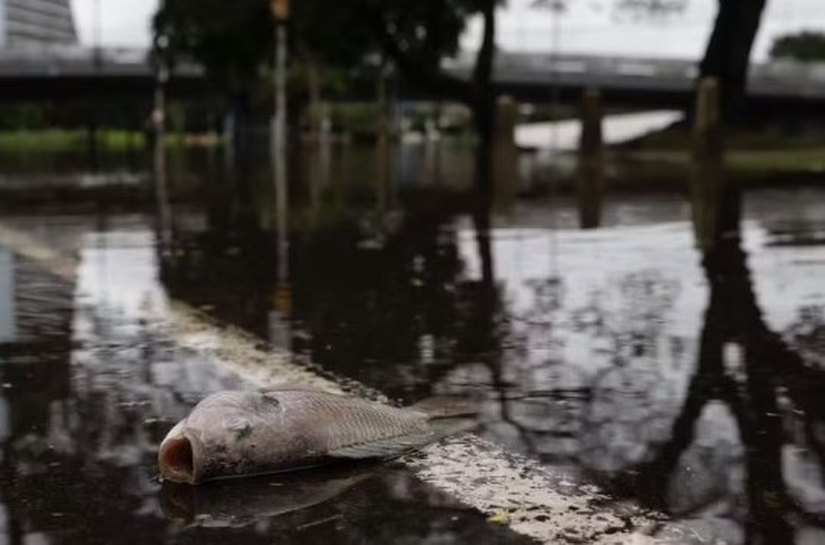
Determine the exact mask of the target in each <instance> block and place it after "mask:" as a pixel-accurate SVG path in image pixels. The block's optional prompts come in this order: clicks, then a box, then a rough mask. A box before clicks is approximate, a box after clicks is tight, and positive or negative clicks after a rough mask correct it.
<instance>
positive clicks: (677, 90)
mask: <svg viewBox="0 0 825 545" xmlns="http://www.w3.org/2000/svg"><path fill="white" fill-rule="evenodd" d="M473 60H474V59H473V57H472V56H469V55H467V56H460V57H457V58H454V59H448V60H446V61H445V62H444V63H443V66H444V68H445V69H446V70H447V72H449V73H451V74H452V75H454V76H457V77H461V78H468V77H469V75H470V73H471V71H472V63H473ZM696 75H697V68H696V62H695V61H688V60H661V59H640V58H619V57H616V58H612V57H593V56H582V55H561V56H553V55H547V54H526V53H505V52H502V53H499V55H498V58H497V60H496V66H495V79H496V81H497V82H498V83H499V84H500V85H501V86H502V87H503V88H504V89H505V90H506V92H508V93H510V94H512V95H513V96H514V97H516V99H518V100H520V101H524V102H534V103H541V102H551V101H554V100H559V101H561V102H570V101H574V100H578V97H579V96H580V94H581V92H582V90H583V89H585V88H588V87H596V88H599V89H601V91H602V94H603V96H604V98H605V103H606V104H607V105H610V106H626V107H633V108H640V109H658V108H681V107H683V106H684V105H685V104H687V103H689V101H690V100H692V96H693V89H694V85H695V78H696ZM155 85H156V74H155V70H154V69H153V67H152V65H151V63H150V61H149V52H148V50H146V49H127V48H104V49H95V48H88V47H78V46H64V47H54V46H43V47H34V48H32V47H28V48H20V49H14V48H6V49H3V48H0V101H5V102H14V101H40V100H48V101H62V100H95V99H107V100H112V99H114V100H117V99H119V98H128V99H147V100H148V99H150V98H151V96H152V90H153V89H154V87H155ZM403 89H404V86H402V93H405V91H404V90H403ZM205 92H206V82H205V79H204V77H203V69H202V68H201V67H199V66H197V65H195V64H191V63H190V64H183V65H180V66H177V67H176V68H175V69H174V70H173V71H172V74H171V78H170V82H169V93H170V95H172V96H178V97H181V98H185V97H200V96H203V95H204V93H205ZM748 100H749V102H750V104H749V105H750V106H753V107H757V108H760V110H758V111H763V112H768V111H781V112H787V113H793V112H804V113H805V114H806V115H807V114H813V113H820V114H825V64H822V65H819V64H811V65H800V64H796V63H770V64H761V65H756V66H754V67H753V68H752V70H751V78H750V96H749V99H748Z"/></svg>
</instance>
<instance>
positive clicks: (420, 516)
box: [0, 144, 825, 544]
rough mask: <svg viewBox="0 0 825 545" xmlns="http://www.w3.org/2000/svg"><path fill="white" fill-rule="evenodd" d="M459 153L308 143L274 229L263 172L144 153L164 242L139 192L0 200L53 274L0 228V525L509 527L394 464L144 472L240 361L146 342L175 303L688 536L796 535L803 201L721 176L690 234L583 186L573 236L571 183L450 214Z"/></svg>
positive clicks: (80, 532) (365, 529) (805, 484)
mask: <svg viewBox="0 0 825 545" xmlns="http://www.w3.org/2000/svg"><path fill="white" fill-rule="evenodd" d="M428 146H429V147H428ZM427 154H430V156H429V158H428V155H427ZM428 161H429V162H428ZM471 163H472V159H471V158H469V157H467V154H466V151H465V152H463V153H462V151H461V150H460V149H451V148H449V147H439V146H433V145H430V144H427V145H425V146H423V147H416V148H413V149H407V150H399V151H396V152H395V153H394V155H393V157H392V160H391V161H390V167H389V171H390V173H391V175H389V176H386V177H382V176H376V169H377V168H378V167H376V166H375V165H376V164H379V163H378V162H377V161H375V158H374V157H372V156H371V155H369V154H364V153H361V152H355V151H352V150H349V151H348V150H346V149H345V150H336V151H335V152H334V153H333V154H332V157H330V158H329V160H328V161H326V160H322V158H319V157H318V156H317V155H316V156H310V157H307V158H305V160H304V161H302V162H300V168H297V169H296V172H294V173H293V174H294V175H293V178H292V180H291V182H290V185H289V188H288V189H289V191H288V193H289V195H290V201H289V207H288V211H287V213H288V221H287V222H286V223H287V224H288V226H289V229H288V232H278V230H277V225H278V224H279V222H278V219H279V218H278V217H277V214H278V213H279V212H278V207H277V206H276V204H275V202H274V196H275V193H276V191H275V188H274V187H273V186H272V184H271V181H270V178H269V172H268V170H267V165H266V164H263V165H261V166H251V165H248V168H247V169H237V170H235V171H234V172H232V173H230V174H229V175H227V174H225V171H224V170H223V169H222V168H221V167H220V164H219V162H217V163H216V164H214V165H213V166H212V167H209V166H208V164H207V168H205V169H204V168H203V164H204V163H203V162H201V161H198V160H197V159H195V160H193V161H191V162H190V163H188V165H187V164H182V165H181V166H180V169H179V170H178V171H175V170H174V162H173V167H172V171H173V173H172V174H171V175H170V178H171V182H172V189H173V194H175V195H176V197H175V199H174V202H173V207H172V209H173V218H172V225H171V226H168V228H169V231H168V232H167V233H163V235H164V236H159V231H158V225H157V222H156V220H155V215H154V213H153V209H152V206H151V204H150V203H149V204H147V203H148V201H145V200H144V199H143V197H142V196H141V194H140V193H139V192H136V193H134V194H133V193H129V192H126V193H124V194H123V195H115V196H114V197H113V196H112V194H105V198H104V197H102V196H101V194H100V193H98V192H95V191H91V190H88V191H87V192H86V193H80V194H79V195H74V197H73V200H72V201H71V202H72V205H71V206H70V207H66V208H63V207H61V206H58V205H56V203H55V202H53V201H49V199H46V198H43V199H40V200H37V201H34V202H31V203H28V204H26V205H25V206H24V205H16V206H14V207H12V206H4V207H3V212H2V214H0V226H2V228H3V229H5V232H7V233H10V232H13V233H25V234H27V235H30V236H33V237H36V239H37V240H38V241H40V242H41V243H42V244H43V245H44V247H45V248H47V249H51V251H53V252H55V253H57V254H59V255H60V256H62V257H63V258H64V261H66V262H67V263H68V264H69V265H65V264H64V266H63V267H62V268H61V269H60V270H54V269H51V268H49V267H44V266H42V264H41V263H39V262H38V260H37V259H33V258H32V257H31V256H28V257H27V256H26V255H21V254H20V252H19V251H17V248H16V247H15V245H14V244H12V243H11V242H10V240H11V238H12V237H9V236H7V237H5V238H4V237H0V240H5V241H6V243H5V245H2V246H0V382H1V383H2V391H0V398H1V400H0V444H2V461H0V502H2V509H0V535H3V534H4V535H5V540H6V541H7V542H9V543H77V542H84V543H85V542H88V543H94V542H100V543H106V542H112V541H114V540H118V541H126V542H134V543H146V542H157V541H160V540H165V541H169V542H174V543H188V542H195V541H203V540H204V539H205V540H207V542H209V541H214V540H217V539H222V540H223V539H227V537H228V536H231V539H233V540H234V541H237V542H244V543H246V542H248V543H258V542H261V543H264V542H266V543H273V542H275V543H295V542H297V541H299V540H300V541H307V542H310V543H316V542H317V543H328V542H331V541H334V542H341V543H471V542H480V543H522V542H524V543H526V542H529V540H528V539H527V538H524V537H522V536H520V535H518V534H516V533H514V532H512V531H510V530H508V529H507V527H506V526H502V525H499V524H496V523H491V522H489V521H487V520H486V519H485V517H484V516H483V515H481V514H479V513H477V512H475V511H473V510H471V509H469V508H468V507H467V506H465V505H462V504H461V503H458V502H456V500H454V499H451V498H450V497H448V496H447V495H446V494H444V493H443V492H440V491H438V490H436V489H434V488H433V487H432V486H430V485H427V484H424V483H423V482H421V481H420V480H419V479H417V478H416V477H415V476H414V475H412V474H411V473H410V472H409V471H407V470H406V469H405V468H403V467H395V466H389V467H380V468H366V469H363V470H361V469H357V470H349V471H347V472H342V473H340V474H335V475H332V476H330V477H329V478H319V479H318V480H317V481H313V480H312V479H309V480H307V479H299V480H298V481H291V480H290V479H294V477H289V478H286V477H285V478H272V479H267V480H264V481H260V482H255V483H252V482H250V483H247V484H245V485H243V487H242V488H237V489H235V488H233V489H232V490H229V491H226V492H225V493H222V492H220V491H215V490H210V491H207V492H206V493H204V494H201V493H200V492H199V491H192V490H181V489H177V490H174V489H172V488H169V487H166V486H164V487H162V486H161V485H160V483H159V482H158V481H157V477H156V468H155V466H154V456H155V449H156V445H157V442H158V441H159V440H160V438H162V436H163V434H164V433H165V432H166V431H167V430H168V429H169V427H171V425H172V424H173V423H174V422H175V421H176V420H177V419H178V418H180V417H181V416H182V415H183V414H185V412H186V411H187V410H188V408H190V407H191V406H192V405H193V404H194V403H195V402H196V401H197V400H198V399H200V398H201V397H202V396H203V395H204V394H205V393H208V392H211V391H214V390H217V389H220V388H226V387H233V386H236V387H237V386H239V385H241V384H242V380H243V378H242V377H239V376H237V375H235V374H234V373H233V372H232V370H228V369H226V368H224V367H222V366H221V365H219V364H217V363H215V364H212V363H210V362H203V361H193V358H194V356H192V355H187V353H185V352H181V351H179V350H175V349H173V345H174V339H171V338H170V336H169V332H168V330H167V329H166V328H165V326H164V323H165V319H166V316H167V315H168V313H169V308H170V305H172V304H174V302H175V301H182V302H185V303H187V304H188V305H191V306H192V307H194V308H197V309H200V310H201V311H203V312H205V313H206V314H207V315H209V316H211V317H213V318H215V319H217V320H219V321H220V322H226V323H230V324H234V325H236V326H239V327H240V328H242V329H243V330H245V331H248V332H251V333H252V334H254V335H255V336H256V337H257V338H258V339H260V342H261V344H262V345H264V344H265V345H267V346H269V347H270V349H271V350H273V351H275V352H277V353H283V354H294V355H295V356H296V357H297V358H303V359H306V360H309V361H312V362H314V363H316V364H318V365H319V366H320V367H321V368H322V369H324V370H327V371H329V372H332V373H335V374H336V375H338V376H342V377H348V378H351V379H354V380H357V381H359V382H361V383H363V384H365V385H367V386H369V387H372V388H375V389H378V390H380V391H382V392H384V393H386V394H387V395H388V396H390V397H391V398H392V399H394V400H398V401H403V402H405V403H409V402H414V401H417V400H420V399H423V398H425V397H427V396H430V395H436V394H445V393H458V394H463V395H471V396H473V397H475V398H477V399H479V400H480V401H481V402H482V406H483V429H482V431H481V433H482V435H483V436H485V437H487V438H490V439H492V440H494V441H495V442H496V443H499V444H501V445H504V446H506V447H507V448H508V449H510V450H512V451H517V452H522V453H526V454H528V455H530V456H531V457H533V458H535V459H537V460H539V461H541V462H542V463H543V464H547V465H548V466H550V467H553V468H557V469H559V470H562V471H564V472H565V473H566V474H568V475H570V478H571V479H576V480H580V481H582V482H593V483H596V484H598V485H600V486H601V487H602V488H603V489H604V490H606V491H608V492H609V493H610V494H611V496H612V499H613V501H615V502H620V503H621V502H625V501H629V502H632V503H634V504H639V505H642V506H645V507H650V508H655V509H657V510H661V511H664V512H665V513H668V514H669V515H670V516H672V517H673V518H674V519H676V520H677V521H683V522H689V523H690V525H691V527H692V528H695V529H696V530H697V531H698V532H699V535H700V536H701V539H698V540H694V541H695V542H696V541H698V542H706V543H717V542H719V541H721V542H724V543H732V544H739V543H800V544H811V543H818V542H820V541H821V540H823V539H825V531H823V530H821V529H820V528H821V527H822V526H823V524H825V523H824V522H823V520H825V519H823V517H824V516H825V488H823V483H825V480H824V479H825V477H823V473H822V471H823V465H822V464H823V463H825V458H824V457H823V452H825V435H823V434H824V433H825V431H823V430H824V429H825V428H823V423H825V405H823V404H822V403H821V402H820V401H819V395H820V393H821V391H822V387H823V385H825V368H823V364H825V284H824V283H823V281H822V278H823V272H822V271H823V267H825V245H823V243H825V199H823V197H825V190H822V189H816V188H789V189H784V190H783V189H761V190H752V191H749V192H746V193H744V194H742V195H741V196H740V198H738V199H737V200H736V202H735V203H734V205H741V206H731V207H729V209H726V210H725V211H724V213H725V214H728V215H730V216H731V223H732V224H733V225H735V224H736V223H737V222H736V220H737V219H739V218H740V215H741V220H742V221H741V227H740V228H738V229H737V230H732V231H729V232H728V234H727V236H726V237H725V238H724V239H723V240H720V241H718V243H717V245H716V246H715V247H713V248H712V249H708V250H707V251H705V252H704V253H702V252H700V251H698V250H697V249H696V245H695V243H694V237H693V227H692V226H691V224H690V222H689V218H690V207H689V203H688V202H687V201H686V200H685V198H684V197H683V196H681V195H678V194H667V193H649V192H648V193H645V192H641V193H640V192H632V193H631V192H621V193H615V194H608V197H607V200H606V202H605V203H604V208H603V214H602V220H601V227H600V228H598V229H588V230H579V229H578V207H577V203H576V202H575V199H574V198H573V197H572V196H569V195H566V194H563V193H558V194H553V195H551V196H549V197H541V198H530V199H524V198H521V199H517V198H515V197H513V198H510V199H503V200H500V201H499V202H497V203H496V204H495V205H494V207H493V211H492V212H491V214H492V221H491V228H490V230H489V231H485V230H483V229H482V230H481V231H479V229H477V222H476V221H474V216H473V214H472V213H471V212H470V211H469V210H468V209H467V208H466V207H465V206H463V205H462V200H461V198H460V197H459V196H457V195H460V193H459V192H460V191H461V189H462V188H466V184H467V180H466V179H463V178H461V177H459V176H458V175H455V176H454V175H453V172H463V170H464V167H463V165H465V164H467V165H469V164H471ZM379 172H380V171H379ZM436 174H437V175H436ZM26 176H28V174H21V173H16V174H14V175H13V176H12V177H14V178H15V179H16V180H18V185H19V183H20V179H25V177H26ZM70 185H71V184H70ZM13 191H15V192H17V191H19V189H18V188H17V187H15V189H14V190H13ZM519 193H520V190H519V188H514V189H513V190H512V193H511V195H518V194H519ZM17 194H18V193H16V195H17ZM116 197H119V198H116ZM113 199H114V200H113ZM280 213H281V214H283V213H284V212H283V209H281V212H280ZM281 219H282V220H283V219H284V218H281ZM43 252H46V253H47V250H46V249H44V250H43ZM41 253H42V252H41ZM247 488H248V490H247ZM284 489H288V490H290V493H291V494H294V497H293V496H288V497H286V498H285V497H284V495H283V494H282V493H277V494H273V493H272V492H273V491H277V492H280V491H281V490H284ZM239 497H242V498H244V499H245V500H248V501H239V500H238V499H237V498H239ZM304 506H305V508H301V507H304ZM124 528H129V529H130V531H129V534H128V535H127V536H124V535H123V532H124V530H123V529H124Z"/></svg>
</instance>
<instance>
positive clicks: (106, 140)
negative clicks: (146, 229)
mask: <svg viewBox="0 0 825 545" xmlns="http://www.w3.org/2000/svg"><path fill="white" fill-rule="evenodd" d="M164 141H165V143H166V145H167V146H170V147H171V146H195V147H198V146H201V147H202V146H213V145H218V144H219V143H220V138H218V137H217V136H215V135H209V134H207V135H188V134H187V135H178V134H168V135H166V137H165V139H164ZM95 143H96V145H97V147H98V149H100V150H101V151H111V152H125V151H128V150H134V149H139V148H145V147H146V145H147V136H146V134H144V133H142V132H137V131H123V130H100V131H98V132H97V134H96V136H95ZM88 146H89V134H88V133H87V132H86V131H83V130H64V129H44V130H17V131H4V132H0V152H7V153H27V154H29V153H54V152H66V151H83V150H86V149H87V148H88Z"/></svg>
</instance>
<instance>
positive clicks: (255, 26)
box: [153, 0, 273, 93]
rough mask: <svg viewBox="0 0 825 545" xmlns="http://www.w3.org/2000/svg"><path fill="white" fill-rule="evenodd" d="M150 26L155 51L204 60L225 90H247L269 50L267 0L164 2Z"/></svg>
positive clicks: (270, 18)
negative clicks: (151, 27)
mask: <svg viewBox="0 0 825 545" xmlns="http://www.w3.org/2000/svg"><path fill="white" fill-rule="evenodd" d="M153 28H154V34H155V50H156V54H159V55H162V56H164V57H166V59H167V60H172V61H174V60H177V59H180V58H188V59H192V60H196V61H198V62H201V63H203V65H204V66H205V67H206V70H207V72H208V74H209V75H210V77H211V78H212V79H213V80H214V81H215V82H216V83H218V85H220V86H221V87H222V88H223V89H224V90H225V91H228V92H229V93H244V92H248V91H249V88H250V85H251V82H253V81H254V80H255V79H256V78H257V76H258V73H259V71H260V69H261V65H262V62H263V61H264V60H265V59H267V56H268V55H269V54H270V53H269V52H270V51H271V50H272V48H273V30H272V29H273V27H272V16H271V14H270V11H269V2H268V1H267V0H232V1H227V0H163V2H162V3H161V5H160V8H159V9H158V12H157V13H156V14H155V18H154V21H153Z"/></svg>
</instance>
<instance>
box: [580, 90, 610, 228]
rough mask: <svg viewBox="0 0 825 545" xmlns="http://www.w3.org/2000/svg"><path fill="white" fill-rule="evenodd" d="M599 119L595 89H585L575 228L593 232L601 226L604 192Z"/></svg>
mask: <svg viewBox="0 0 825 545" xmlns="http://www.w3.org/2000/svg"><path fill="white" fill-rule="evenodd" d="M602 117H603V111H602V96H601V92H600V91H599V90H598V89H586V90H585V91H584V93H583V95H582V100H581V110H580V118H581V137H580V140H579V161H578V175H577V181H578V187H577V190H578V191H577V197H578V208H579V224H580V225H581V227H582V229H593V228H595V227H598V226H599V225H600V223H601V215H602V204H603V202H604V192H605V174H604V162H605V157H604V142H603V138H602Z"/></svg>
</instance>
